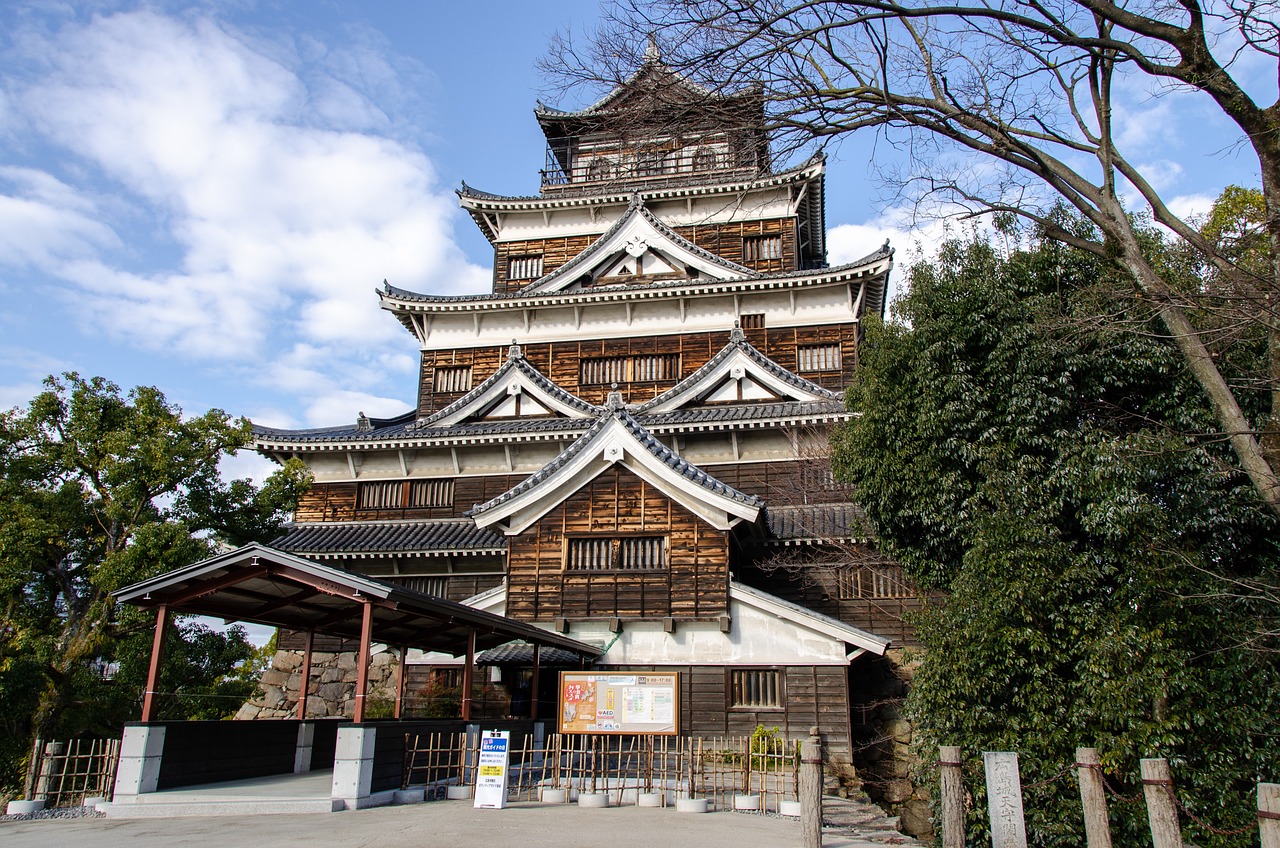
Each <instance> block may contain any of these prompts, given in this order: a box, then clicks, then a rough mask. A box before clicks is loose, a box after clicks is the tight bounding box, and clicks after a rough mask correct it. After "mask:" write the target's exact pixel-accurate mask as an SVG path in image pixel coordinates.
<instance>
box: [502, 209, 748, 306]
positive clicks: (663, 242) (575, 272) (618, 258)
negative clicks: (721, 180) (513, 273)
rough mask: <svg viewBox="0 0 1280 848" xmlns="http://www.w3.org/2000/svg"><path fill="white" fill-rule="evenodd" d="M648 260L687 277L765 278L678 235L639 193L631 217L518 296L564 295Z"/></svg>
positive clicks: (625, 216)
mask: <svg viewBox="0 0 1280 848" xmlns="http://www.w3.org/2000/svg"><path fill="white" fill-rule="evenodd" d="M646 257H649V258H648V260H647V261H649V262H651V263H654V264H657V265H658V266H659V267H661V268H666V269H668V272H674V273H680V274H681V275H682V276H684V277H686V278H687V277H690V276H701V275H703V274H705V275H706V276H708V277H710V278H712V279H714V280H735V279H744V278H747V277H756V276H759V274H758V273H757V272H755V271H752V270H751V269H750V268H745V267H743V266H741V265H738V264H736V263H734V262H730V261H729V260H727V259H724V258H722V257H719V256H717V255H716V254H714V253H712V252H710V251H709V250H704V249H702V248H701V247H698V246H697V245H696V244H694V243H693V242H691V241H689V240H688V239H686V238H684V237H683V236H681V235H679V234H677V233H676V231H675V230H673V229H671V228H670V227H668V226H667V225H666V224H664V223H663V222H662V221H660V220H659V219H658V218H657V217H656V216H654V214H653V213H652V212H650V211H649V210H648V209H646V208H645V206H644V200H643V198H642V196H641V195H640V194H634V195H632V197H631V203H630V204H629V205H628V206H627V211H626V213H625V214H624V215H623V216H622V217H621V218H619V219H618V222H617V223H616V224H614V225H613V226H612V227H610V228H609V230H608V231H607V232H605V234H604V235H602V236H600V238H598V239H596V240H595V241H594V242H592V244H591V246H590V247H588V248H587V249H586V250H584V251H582V252H581V253H579V254H578V255H577V256H575V257H573V258H572V259H570V260H569V261H568V262H566V263H565V264H563V265H561V266H560V267H559V268H557V269H556V270H554V271H552V272H551V273H549V274H547V275H546V276H544V277H542V278H541V279H538V280H534V281H533V282H532V283H530V284H529V285H527V286H525V287H524V288H522V289H520V290H519V291H518V292H517V293H516V294H517V295H531V294H549V293H551V292H558V291H564V290H565V289H567V288H569V287H570V286H572V285H573V284H574V283H577V282H580V281H581V280H582V279H583V278H584V277H588V276H589V277H591V278H593V279H595V278H597V277H599V276H600V275H602V274H605V275H607V274H609V273H610V271H611V270H615V269H616V268H617V267H618V265H619V264H620V263H621V264H630V265H633V266H637V270H639V267H638V265H637V263H641V262H645V261H646ZM655 260H656V261H655Z"/></svg>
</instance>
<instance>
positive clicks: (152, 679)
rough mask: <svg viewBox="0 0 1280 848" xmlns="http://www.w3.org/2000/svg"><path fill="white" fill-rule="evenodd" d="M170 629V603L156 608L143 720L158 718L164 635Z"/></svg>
mask: <svg viewBox="0 0 1280 848" xmlns="http://www.w3.org/2000/svg"><path fill="white" fill-rule="evenodd" d="M168 631H169V605H168V604H161V605H160V606H159V607H157V608H156V632H155V636H154V637H152V641H151V665H150V667H148V669H147V688H146V689H145V690H143V693H142V720H143V721H155V719H156V701H155V696H156V689H157V688H158V687H159V686H160V664H161V663H162V662H164V637H165V635H166V634H167V633H168Z"/></svg>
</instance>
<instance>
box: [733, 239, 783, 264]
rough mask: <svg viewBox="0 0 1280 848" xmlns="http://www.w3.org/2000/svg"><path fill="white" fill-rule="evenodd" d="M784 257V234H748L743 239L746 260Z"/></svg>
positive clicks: (743, 254)
mask: <svg viewBox="0 0 1280 848" xmlns="http://www.w3.org/2000/svg"><path fill="white" fill-rule="evenodd" d="M781 258H782V236H746V237H744V238H743V239H742V259H743V261H744V262H764V261H766V260H769V259H781Z"/></svg>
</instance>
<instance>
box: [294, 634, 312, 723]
mask: <svg viewBox="0 0 1280 848" xmlns="http://www.w3.org/2000/svg"><path fill="white" fill-rule="evenodd" d="M315 639H316V632H315V631H314V630H308V631H307V642H306V646H305V648H304V649H303V651H302V680H301V682H300V683H299V685H298V721H306V720H307V691H308V690H309V689H310V688H311V648H312V645H313V644H314V643H315Z"/></svg>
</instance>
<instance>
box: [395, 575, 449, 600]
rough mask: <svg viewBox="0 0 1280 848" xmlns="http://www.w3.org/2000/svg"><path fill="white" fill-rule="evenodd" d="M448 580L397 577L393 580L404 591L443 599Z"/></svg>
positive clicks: (442, 578)
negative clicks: (407, 590) (409, 590)
mask: <svg viewBox="0 0 1280 848" xmlns="http://www.w3.org/2000/svg"><path fill="white" fill-rule="evenodd" d="M384 579H385V578H384ZM448 579H449V578H447V577H399V578H395V581H396V582H398V583H399V584H400V585H401V586H403V587H404V588H406V589H412V590H413V591H415V592H421V593H422V594H424V595H434V596H436V597H437V598H443V597H444V596H445V594H444V593H445V586H446V585H447V583H448Z"/></svg>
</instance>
